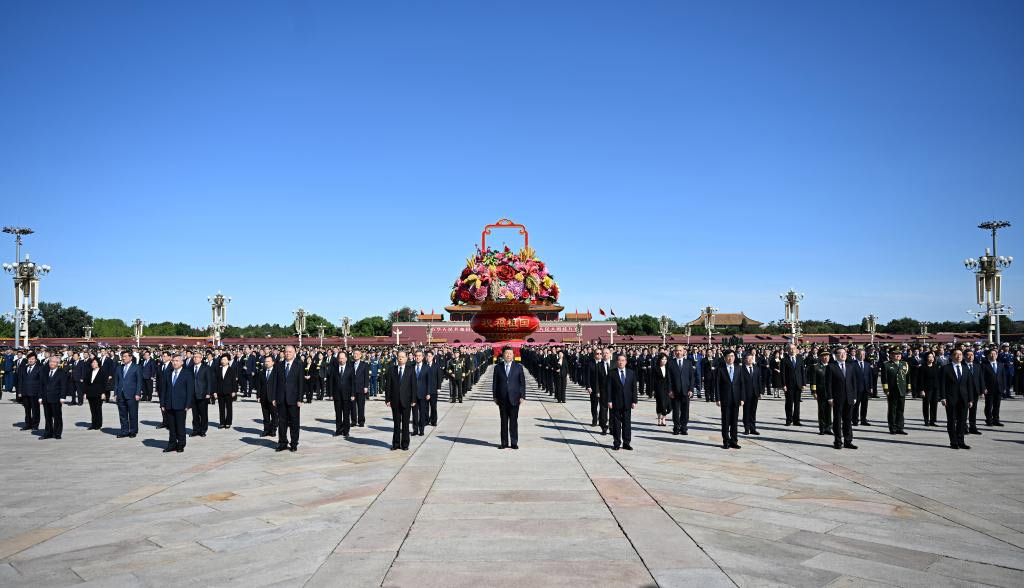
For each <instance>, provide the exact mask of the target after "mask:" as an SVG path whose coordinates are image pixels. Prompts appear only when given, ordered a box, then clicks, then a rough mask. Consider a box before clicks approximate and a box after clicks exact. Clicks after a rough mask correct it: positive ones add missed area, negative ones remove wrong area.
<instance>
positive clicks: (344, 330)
mask: <svg viewBox="0 0 1024 588" xmlns="http://www.w3.org/2000/svg"><path fill="white" fill-rule="evenodd" d="M351 333H352V321H351V320H350V319H349V318H348V317H347V316H343V317H341V338H342V340H343V341H344V342H345V349H348V336H349V335H350V334H351ZM396 345H397V343H396Z"/></svg>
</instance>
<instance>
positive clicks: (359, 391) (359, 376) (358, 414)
mask: <svg viewBox="0 0 1024 588" xmlns="http://www.w3.org/2000/svg"><path fill="white" fill-rule="evenodd" d="M352 392H353V394H354V397H355V402H354V403H353V404H352V413H353V419H352V426H353V427H362V426H365V425H366V396H367V395H368V394H369V393H370V364H369V363H367V362H365V361H363V352H362V351H360V350H358V349H356V350H354V351H353V352H352Z"/></svg>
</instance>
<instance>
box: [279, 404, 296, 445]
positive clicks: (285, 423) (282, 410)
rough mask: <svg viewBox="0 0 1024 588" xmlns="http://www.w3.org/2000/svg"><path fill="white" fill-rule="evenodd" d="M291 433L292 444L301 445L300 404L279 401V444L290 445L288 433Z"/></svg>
mask: <svg viewBox="0 0 1024 588" xmlns="http://www.w3.org/2000/svg"><path fill="white" fill-rule="evenodd" d="M289 433H291V439H292V441H291V446H292V447H298V446H299V405H297V404H287V403H285V402H278V403H277V445H278V447H285V446H287V445H288V434H289Z"/></svg>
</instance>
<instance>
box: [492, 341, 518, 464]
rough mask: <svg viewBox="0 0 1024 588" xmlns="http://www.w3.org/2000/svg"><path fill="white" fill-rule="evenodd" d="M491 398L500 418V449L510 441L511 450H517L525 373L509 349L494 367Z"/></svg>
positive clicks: (503, 351) (504, 351) (504, 350)
mask: <svg viewBox="0 0 1024 588" xmlns="http://www.w3.org/2000/svg"><path fill="white" fill-rule="evenodd" d="M491 396H492V397H493V398H494V403H495V404H497V405H498V414H499V417H500V418H501V446H500V448H501V449H505V448H506V447H508V446H509V440H511V441H512V443H511V446H512V449H519V405H521V404H522V403H523V402H524V401H525V400H526V372H525V371H524V370H523V366H522V365H520V364H519V363H517V362H516V360H515V352H513V351H512V348H511V347H506V348H505V349H503V350H502V352H501V362H499V363H498V364H496V365H495V366H494V377H493V378H492V382H491Z"/></svg>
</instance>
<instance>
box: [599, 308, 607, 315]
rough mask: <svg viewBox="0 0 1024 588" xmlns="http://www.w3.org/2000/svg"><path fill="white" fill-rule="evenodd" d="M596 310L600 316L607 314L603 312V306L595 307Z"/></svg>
mask: <svg viewBox="0 0 1024 588" xmlns="http://www.w3.org/2000/svg"><path fill="white" fill-rule="evenodd" d="M597 312H599V313H601V316H607V315H606V314H605V313H604V309H603V308H598V309H597Z"/></svg>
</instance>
